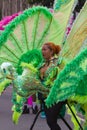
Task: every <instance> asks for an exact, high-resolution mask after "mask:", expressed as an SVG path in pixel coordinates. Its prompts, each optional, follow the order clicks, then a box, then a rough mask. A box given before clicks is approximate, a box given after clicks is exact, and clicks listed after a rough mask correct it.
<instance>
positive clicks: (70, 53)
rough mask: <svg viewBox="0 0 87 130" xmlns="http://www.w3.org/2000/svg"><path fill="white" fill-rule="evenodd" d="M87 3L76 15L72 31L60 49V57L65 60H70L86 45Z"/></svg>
mask: <svg viewBox="0 0 87 130" xmlns="http://www.w3.org/2000/svg"><path fill="white" fill-rule="evenodd" d="M86 38H87V2H85V5H84V6H83V8H82V10H81V11H80V13H79V14H78V16H77V18H76V20H75V22H74V24H73V27H72V30H71V32H70V34H69V36H68V38H67V39H66V42H65V45H64V46H63V49H62V57H65V58H66V59H67V60H69V61H70V60H72V59H73V58H74V57H75V56H76V55H77V54H78V53H79V52H80V51H81V50H82V49H84V48H85V47H86V46H87V45H86V44H85V43H86V41H85V40H86Z"/></svg>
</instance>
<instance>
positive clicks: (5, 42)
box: [0, 7, 60, 66]
mask: <svg viewBox="0 0 87 130" xmlns="http://www.w3.org/2000/svg"><path fill="white" fill-rule="evenodd" d="M59 26H60V24H59V23H57V22H56V20H55V19H54V17H53V15H52V14H51V12H50V11H49V10H48V9H47V8H45V7H33V8H31V9H28V10H25V11H24V13H23V14H21V15H20V16H18V17H17V18H15V19H14V20H13V21H12V22H11V23H10V24H9V25H8V26H7V27H6V28H5V30H4V31H3V32H2V34H1V36H0V64H1V63H2V62H4V61H9V62H11V63H12V64H14V66H17V64H18V62H19V60H20V57H21V56H22V55H23V54H25V53H27V52H28V51H30V50H32V49H40V48H41V46H42V44H43V43H44V42H47V41H49V40H51V41H52V42H54V43H57V41H58V40H57V36H58V34H59V32H58V30H59ZM51 37H52V39H50V38H51Z"/></svg>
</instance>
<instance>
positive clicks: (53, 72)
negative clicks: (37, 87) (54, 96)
mask: <svg viewBox="0 0 87 130" xmlns="http://www.w3.org/2000/svg"><path fill="white" fill-rule="evenodd" d="M60 50H61V48H60V46H59V45H55V44H54V43H52V42H47V43H45V44H44V45H43V46H42V55H43V58H44V62H43V63H41V66H40V67H39V74H38V76H39V79H40V81H41V83H42V84H43V85H44V86H46V87H47V86H48V87H49V88H51V86H52V85H53V83H54V80H55V79H56V77H57V75H58V72H59V67H58V57H57V55H58V54H59V52H60ZM46 97H47V95H43V96H41V97H40V99H41V101H42V103H43V104H44V111H45V114H46V120H47V124H48V126H49V127H50V130H61V128H60V126H59V125H58V124H57V118H58V115H59V113H60V110H61V109H62V107H63V105H64V104H65V101H63V102H59V103H57V104H55V105H53V106H52V107H51V108H47V107H46V105H45V103H44V100H45V98H46Z"/></svg>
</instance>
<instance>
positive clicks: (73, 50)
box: [46, 2, 87, 106]
mask: <svg viewBox="0 0 87 130" xmlns="http://www.w3.org/2000/svg"><path fill="white" fill-rule="evenodd" d="M86 14H87V2H86V3H85V5H84V7H83V8H82V10H81V12H80V14H79V15H78V17H77V19H76V21H75V23H74V24H73V28H72V30H71V33H70V35H69V37H68V38H67V40H66V43H65V45H64V48H63V51H62V54H60V56H62V57H63V58H65V59H67V61H68V62H67V64H66V66H65V67H64V69H63V70H62V71H61V72H60V73H59V75H58V77H57V79H56V80H55V82H54V85H53V87H52V89H51V91H50V94H49V95H48V98H47V99H46V104H47V105H48V106H50V105H52V104H54V103H55V102H59V101H62V100H66V99H70V98H71V96H74V98H73V99H75V97H76V96H80V97H82V96H83V97H84V96H87V79H86V76H87V40H86V38H87V15H86ZM54 95H55V96H54Z"/></svg>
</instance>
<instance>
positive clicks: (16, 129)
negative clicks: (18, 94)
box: [0, 88, 73, 130]
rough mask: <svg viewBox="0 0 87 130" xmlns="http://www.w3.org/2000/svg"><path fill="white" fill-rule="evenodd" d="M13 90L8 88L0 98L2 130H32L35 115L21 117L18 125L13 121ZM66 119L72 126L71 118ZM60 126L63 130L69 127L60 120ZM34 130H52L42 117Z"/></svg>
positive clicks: (0, 127) (0, 126)
mask: <svg viewBox="0 0 87 130" xmlns="http://www.w3.org/2000/svg"><path fill="white" fill-rule="evenodd" d="M11 106H12V104H11V88H8V89H7V90H6V91H5V92H4V93H3V95H2V96H0V130H30V126H31V124H32V122H33V119H34V117H35V115H33V114H24V115H22V116H21V118H20V120H19V123H18V125H15V124H13V122H12V120H11V116H12V112H11ZM65 119H66V120H67V121H68V122H69V124H70V125H71V126H73V124H72V123H71V122H70V116H68V115H67V114H66V115H65ZM58 124H59V125H60V126H61V128H62V130H68V128H67V126H66V125H65V124H64V122H63V121H62V120H61V119H58ZM33 130H50V129H49V128H48V126H47V124H46V120H45V119H42V118H41V117H40V116H39V117H38V120H37V122H36V124H35V126H34V128H33Z"/></svg>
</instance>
